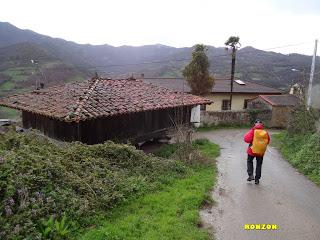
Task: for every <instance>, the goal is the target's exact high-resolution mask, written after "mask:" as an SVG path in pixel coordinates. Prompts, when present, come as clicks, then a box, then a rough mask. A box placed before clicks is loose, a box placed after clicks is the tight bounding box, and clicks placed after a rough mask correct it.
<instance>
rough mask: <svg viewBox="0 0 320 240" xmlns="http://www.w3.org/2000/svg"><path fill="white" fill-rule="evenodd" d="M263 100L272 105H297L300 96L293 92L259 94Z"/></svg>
mask: <svg viewBox="0 0 320 240" xmlns="http://www.w3.org/2000/svg"><path fill="white" fill-rule="evenodd" d="M259 97H261V98H262V99H263V100H265V101H266V102H267V103H269V104H271V105H272V106H297V105H298V104H299V102H300V100H299V98H298V97H296V96H294V95H292V94H284V95H259Z"/></svg>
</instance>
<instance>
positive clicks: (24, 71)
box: [2, 67, 36, 82]
mask: <svg viewBox="0 0 320 240" xmlns="http://www.w3.org/2000/svg"><path fill="white" fill-rule="evenodd" d="M35 71H36V70H35V68H34V67H14V68H9V69H7V70H5V71H3V72H2V73H4V74H6V75H8V76H10V77H11V80H12V81H13V82H20V81H23V80H26V79H27V78H28V77H29V76H30V75H31V74H32V72H35Z"/></svg>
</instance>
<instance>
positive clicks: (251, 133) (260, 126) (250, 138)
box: [244, 123, 270, 157]
mask: <svg viewBox="0 0 320 240" xmlns="http://www.w3.org/2000/svg"><path fill="white" fill-rule="evenodd" d="M263 128H264V126H263V124H262V123H258V124H256V125H255V126H254V127H253V128H251V129H250V131H249V132H247V133H246V135H244V141H245V142H246V143H249V147H248V149H247V153H248V154H249V155H250V156H255V157H256V156H259V155H257V154H254V153H253V152H252V150H251V145H252V142H253V137H254V130H255V129H263ZM267 135H268V144H269V143H270V136H269V134H268V132H267Z"/></svg>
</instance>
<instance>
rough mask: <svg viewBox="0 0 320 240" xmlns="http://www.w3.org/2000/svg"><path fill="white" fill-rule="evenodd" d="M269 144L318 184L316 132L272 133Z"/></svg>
mask: <svg viewBox="0 0 320 240" xmlns="http://www.w3.org/2000/svg"><path fill="white" fill-rule="evenodd" d="M271 144H272V145H273V146H274V147H277V148H279V150H280V152H281V154H282V155H283V157H284V158H285V159H287V160H288V161H289V162H290V163H291V164H292V165H293V166H294V167H295V168H297V169H298V170H299V172H301V173H303V174H304V175H306V176H307V177H308V178H309V179H310V180H311V181H313V182H315V183H316V184H318V185H319V186H320V136H319V135H317V134H311V133H309V134H304V135H303V134H295V135H289V134H288V133H287V132H286V131H284V132H281V133H278V134H274V135H273V138H272V142H271Z"/></svg>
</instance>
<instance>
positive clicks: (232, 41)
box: [224, 36, 241, 49]
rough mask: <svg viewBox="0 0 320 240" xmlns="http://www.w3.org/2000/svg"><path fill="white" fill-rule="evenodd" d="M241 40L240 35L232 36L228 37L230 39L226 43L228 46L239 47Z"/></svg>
mask: <svg viewBox="0 0 320 240" xmlns="http://www.w3.org/2000/svg"><path fill="white" fill-rule="evenodd" d="M239 41H240V38H239V37H235V36H231V37H229V38H228V40H227V41H226V42H225V43H224V44H225V45H226V47H230V48H236V49H237V48H239V47H240V46H241V44H240V42H239Z"/></svg>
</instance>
